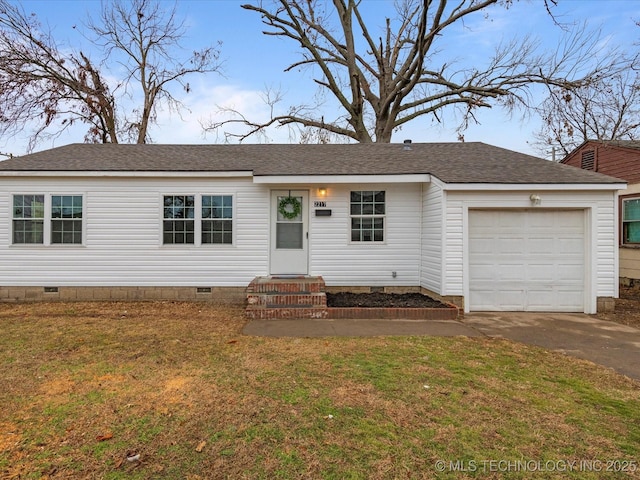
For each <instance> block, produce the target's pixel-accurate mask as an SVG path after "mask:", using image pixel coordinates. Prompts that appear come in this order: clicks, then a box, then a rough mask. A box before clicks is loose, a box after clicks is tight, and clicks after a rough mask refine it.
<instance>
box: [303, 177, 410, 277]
mask: <svg viewBox="0 0 640 480" xmlns="http://www.w3.org/2000/svg"><path fill="white" fill-rule="evenodd" d="M361 190H384V191H385V212H386V213H385V240H384V242H381V243H378V242H351V237H350V236H351V216H350V193H351V192H352V191H361ZM421 190H422V185H421V184H418V183H415V184H366V185H352V184H343V185H333V186H330V188H328V191H327V195H326V197H322V198H320V197H317V196H316V195H317V189H314V188H311V189H310V192H311V193H312V195H314V196H316V197H315V198H313V197H312V198H311V199H310V203H311V204H312V205H313V201H314V200H322V201H324V202H326V208H327V209H331V216H330V217H316V216H315V215H314V213H313V210H314V209H313V207H312V211H311V215H310V221H311V228H310V234H309V235H310V250H311V257H310V269H311V271H310V273H311V275H322V276H323V278H324V280H325V282H326V283H327V285H328V286H394V285H395V286H414V287H416V286H418V285H419V284H420V235H421V224H422V219H421V211H422V204H421ZM393 272H396V276H395V277H394V276H393Z"/></svg>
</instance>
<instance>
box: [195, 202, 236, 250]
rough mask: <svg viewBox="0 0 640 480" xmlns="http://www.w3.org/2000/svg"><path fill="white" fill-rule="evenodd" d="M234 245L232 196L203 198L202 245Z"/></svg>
mask: <svg viewBox="0 0 640 480" xmlns="http://www.w3.org/2000/svg"><path fill="white" fill-rule="evenodd" d="M231 243H233V200H232V197H231V195H203V196H202V244H203V245H205V244H231Z"/></svg>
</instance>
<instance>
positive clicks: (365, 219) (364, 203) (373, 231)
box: [350, 190, 386, 242]
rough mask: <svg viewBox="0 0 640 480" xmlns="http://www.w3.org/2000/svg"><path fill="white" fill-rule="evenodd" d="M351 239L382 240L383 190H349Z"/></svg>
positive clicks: (364, 240)
mask: <svg viewBox="0 0 640 480" xmlns="http://www.w3.org/2000/svg"><path fill="white" fill-rule="evenodd" d="M350 213H351V241H352V242H383V241H384V218H385V213H386V211H385V192H384V190H365V191H354V192H351V212H350Z"/></svg>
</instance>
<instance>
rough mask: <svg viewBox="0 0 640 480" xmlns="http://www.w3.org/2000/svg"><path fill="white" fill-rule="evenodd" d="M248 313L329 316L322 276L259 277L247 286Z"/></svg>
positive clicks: (265, 316) (266, 316)
mask: <svg viewBox="0 0 640 480" xmlns="http://www.w3.org/2000/svg"><path fill="white" fill-rule="evenodd" d="M245 315H246V316H247V317H249V318H253V319H272V318H325V317H326V316H327V295H326V293H325V284H324V280H323V279H322V277H306V276H294V277H277V276H274V277H256V278H254V279H253V280H252V281H251V283H250V284H249V286H248V287H247V308H246V309H245Z"/></svg>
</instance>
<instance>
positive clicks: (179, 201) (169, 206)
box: [162, 195, 195, 245]
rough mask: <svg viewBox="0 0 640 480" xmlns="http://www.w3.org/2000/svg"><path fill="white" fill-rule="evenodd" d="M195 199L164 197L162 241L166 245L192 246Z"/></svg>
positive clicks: (177, 196)
mask: <svg viewBox="0 0 640 480" xmlns="http://www.w3.org/2000/svg"><path fill="white" fill-rule="evenodd" d="M194 217H195V197H194V196H193V195H165V196H164V221H163V222H162V230H163V231H162V239H163V243H164V244H165V245H166V244H185V243H187V244H189V243H190V244H192V243H193V241H194V238H195V233H194V232H195V229H194V222H195V220H194Z"/></svg>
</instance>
